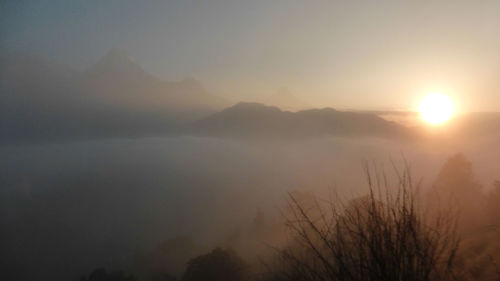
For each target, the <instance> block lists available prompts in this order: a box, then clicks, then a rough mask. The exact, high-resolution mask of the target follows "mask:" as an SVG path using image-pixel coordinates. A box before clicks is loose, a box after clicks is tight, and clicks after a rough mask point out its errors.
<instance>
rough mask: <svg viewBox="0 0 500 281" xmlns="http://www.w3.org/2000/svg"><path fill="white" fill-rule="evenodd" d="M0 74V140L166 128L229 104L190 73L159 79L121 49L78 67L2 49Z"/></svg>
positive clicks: (116, 134) (123, 133) (167, 130)
mask: <svg viewBox="0 0 500 281" xmlns="http://www.w3.org/2000/svg"><path fill="white" fill-rule="evenodd" d="M0 82H1V83H0V110H1V113H0V117H1V119H2V121H0V129H1V130H0V131H1V133H0V141H12V140H18V141H23V140H24V141H37V140H56V139H74V138H99V137H121V136H145V135H163V134H166V133H171V132H172V130H173V129H174V128H176V127H178V126H180V125H181V124H182V123H184V122H190V121H192V120H195V119H198V118H200V117H203V116H206V115H208V114H210V113H213V112H215V111H216V110H219V109H221V108H223V107H224V106H225V105H226V103H225V101H224V100H223V99H221V98H218V97H215V96H213V95H211V94H210V93H208V92H207V91H206V90H205V89H204V88H203V86H202V85H201V83H199V82H198V81H196V80H195V79H192V78H188V79H184V80H182V81H179V82H166V81H163V80H161V79H159V78H156V77H155V76H153V75H151V74H149V73H148V72H146V71H145V70H144V69H143V68H142V67H141V66H140V65H138V64H137V63H135V62H134V60H133V59H132V58H131V57H130V56H129V55H127V54H126V52H124V51H121V50H118V49H113V50H111V51H110V52H109V53H108V54H107V55H106V56H105V57H103V58H102V59H101V60H99V61H98V62H97V63H96V64H95V65H94V66H92V67H91V68H89V69H88V70H86V71H84V72H83V73H78V72H75V71H72V70H69V69H67V68H64V67H61V66H59V65H56V64H53V63H49V62H46V61H43V60H41V59H37V58H32V57H22V56H20V57H3V58H0Z"/></svg>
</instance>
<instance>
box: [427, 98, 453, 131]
mask: <svg viewBox="0 0 500 281" xmlns="http://www.w3.org/2000/svg"><path fill="white" fill-rule="evenodd" d="M419 112H420V116H421V117H422V119H423V120H424V121H425V122H427V123H430V124H433V125H439V124H443V123H446V121H448V120H449V119H450V118H451V117H452V116H453V113H454V112H455V105H454V104H453V101H452V100H451V98H450V97H448V96H446V95H443V94H441V93H431V94H429V95H427V96H425V97H424V98H422V100H421V101H420V106H419Z"/></svg>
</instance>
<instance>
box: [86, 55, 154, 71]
mask: <svg viewBox="0 0 500 281" xmlns="http://www.w3.org/2000/svg"><path fill="white" fill-rule="evenodd" d="M89 72H91V73H97V74H99V75H106V74H113V75H120V76H122V77H128V76H129V75H132V76H136V75H141V76H148V74H147V73H146V72H145V71H144V70H143V69H142V67H141V66H140V65H139V64H137V63H136V62H135V61H134V59H133V58H132V56H130V55H129V54H128V53H127V51H125V50H123V49H118V48H112V49H111V50H109V51H108V53H107V54H106V55H105V56H104V57H102V58H101V59H100V60H99V61H98V62H97V63H96V64H95V65H94V66H93V67H92V68H91V69H89Z"/></svg>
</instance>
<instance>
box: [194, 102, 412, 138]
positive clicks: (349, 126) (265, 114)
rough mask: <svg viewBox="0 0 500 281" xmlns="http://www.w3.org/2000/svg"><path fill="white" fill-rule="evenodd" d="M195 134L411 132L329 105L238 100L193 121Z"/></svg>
mask: <svg viewBox="0 0 500 281" xmlns="http://www.w3.org/2000/svg"><path fill="white" fill-rule="evenodd" d="M189 131H190V132H192V133H194V134H197V135H205V136H220V137H245V138H269V137H273V138H276V137H278V138H283V137H284V138H310V137H325V136H345V137H365V136H372V137H387V138H399V139H401V138H409V137H411V135H412V132H411V131H410V130H409V129H408V128H406V127H404V126H402V125H400V124H397V123H394V122H390V121H387V120H384V119H382V118H380V117H378V116H377V115H375V114H370V113H355V112H343V111H336V110H334V109H332V108H324V109H310V110H303V111H298V112H290V111H282V110H281V109H279V108H277V107H272V106H265V105H263V104H259V103H239V104H236V105H234V106H232V107H229V108H227V109H225V110H223V111H221V112H218V113H214V114H212V115H210V116H208V117H206V118H203V119H201V120H198V121H195V122H194V123H193V124H192V125H191V126H190V127H189Z"/></svg>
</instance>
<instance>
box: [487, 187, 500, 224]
mask: <svg viewBox="0 0 500 281" xmlns="http://www.w3.org/2000/svg"><path fill="white" fill-rule="evenodd" d="M486 209H487V211H488V217H489V219H490V223H491V224H493V225H494V226H499V227H500V181H495V183H494V184H493V190H492V191H490V193H489V194H488V197H487V203H486Z"/></svg>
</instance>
